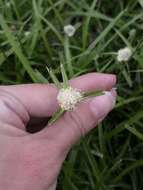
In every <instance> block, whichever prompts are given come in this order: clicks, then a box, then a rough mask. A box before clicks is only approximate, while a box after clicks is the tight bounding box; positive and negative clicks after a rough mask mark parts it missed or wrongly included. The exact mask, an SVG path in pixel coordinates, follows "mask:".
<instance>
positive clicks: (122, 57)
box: [117, 47, 132, 62]
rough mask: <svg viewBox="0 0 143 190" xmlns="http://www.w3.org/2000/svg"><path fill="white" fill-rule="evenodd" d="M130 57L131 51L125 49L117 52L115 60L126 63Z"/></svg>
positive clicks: (127, 48)
mask: <svg viewBox="0 0 143 190" xmlns="http://www.w3.org/2000/svg"><path fill="white" fill-rule="evenodd" d="M131 56H132V50H131V49H130V48H129V47H125V48H123V49H120V50H119V51H118V54H117V60H118V61H119V62H122V61H128V60H129V59H130V57H131Z"/></svg>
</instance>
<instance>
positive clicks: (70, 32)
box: [64, 24, 76, 37]
mask: <svg viewBox="0 0 143 190" xmlns="http://www.w3.org/2000/svg"><path fill="white" fill-rule="evenodd" d="M75 31H76V29H75V27H74V26H73V25H71V24H69V25H66V26H64V32H65V34H66V35H67V36H68V37H72V36H73V35H74V34H75Z"/></svg>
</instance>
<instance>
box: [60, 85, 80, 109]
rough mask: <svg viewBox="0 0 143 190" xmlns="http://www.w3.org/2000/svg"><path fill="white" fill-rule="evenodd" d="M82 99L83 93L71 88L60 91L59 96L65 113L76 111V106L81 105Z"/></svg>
mask: <svg viewBox="0 0 143 190" xmlns="http://www.w3.org/2000/svg"><path fill="white" fill-rule="evenodd" d="M82 98H83V96H82V93H81V92H79V91H78V90H77V89H73V88H72V87H70V86H69V87H67V88H62V89H60V91H59V93H58V96H57V100H58V103H59V105H60V107H61V108H62V109H63V110H65V111H68V110H72V109H74V108H75V106H76V104H77V103H79V102H80V101H81V100H82Z"/></svg>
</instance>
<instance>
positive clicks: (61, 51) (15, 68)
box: [0, 0, 143, 190]
mask: <svg viewBox="0 0 143 190" xmlns="http://www.w3.org/2000/svg"><path fill="white" fill-rule="evenodd" d="M69 23H71V24H73V25H75V26H76V28H77V31H76V34H75V35H74V37H72V38H70V39H67V38H66V37H65V36H64V33H63V27H64V25H66V24H69ZM27 31H28V32H30V33H29V34H28V35H27ZM125 46H129V47H130V48H132V50H133V56H132V58H131V60H130V61H129V62H128V63H122V64H119V63H117V61H116V52H117V51H118V49H120V48H123V47H125ZM61 55H62V56H63V57H64V67H65V69H66V71H67V73H68V77H69V78H72V77H75V76H78V75H81V74H84V73H88V72H93V71H97V72H105V73H116V74H117V77H118V85H117V88H118V94H119V96H118V101H117V105H116V107H115V109H114V111H113V112H112V113H111V114H110V115H109V116H108V118H107V119H106V120H105V121H104V122H103V123H102V124H100V125H99V127H98V128H96V129H94V130H93V131H92V132H91V133H90V134H89V135H87V136H86V137H85V138H83V139H82V140H81V142H80V143H79V144H77V145H76V146H75V147H74V148H73V149H72V151H71V152H70V153H69V155H68V158H67V160H66V161H65V162H64V165H63V168H62V171H61V175H60V177H59V181H58V187H57V189H59V190H67V189H69V190H79V189H83V190H108V189H109V190H113V189H115V190H116V189H117V190H128V189H129V190H142V189H143V103H142V100H143V96H142V94H143V0H9V1H7V0H0V83H1V84H21V83H32V82H33V83H34V82H38V83H47V82H51V79H50V78H49V76H48V73H47V71H46V65H48V66H49V67H51V68H52V69H53V71H54V73H55V74H56V75H57V77H58V78H59V79H61V74H60V66H59V64H60V57H61Z"/></svg>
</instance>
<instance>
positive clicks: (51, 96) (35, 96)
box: [0, 73, 116, 190]
mask: <svg viewBox="0 0 143 190" xmlns="http://www.w3.org/2000/svg"><path fill="white" fill-rule="evenodd" d="M115 83H116V77H115V76H114V75H107V74H98V73H91V74H87V75H83V76H81V77H78V78H76V79H73V80H71V81H70V84H71V86H73V87H74V88H77V89H80V90H81V91H83V92H88V91H95V90H103V91H105V90H106V91H107V90H108V91H110V90H111V89H112V88H113V87H114V85H115ZM57 92H58V91H57V89H56V87H55V86H54V85H51V84H47V85H45V84H43V85H42V84H28V85H15V86H1V87H0V189H2V190H31V189H34V190H44V189H48V190H50V189H54V188H55V187H54V185H55V183H56V179H57V177H58V174H59V171H60V168H61V165H62V163H63V161H64V159H65V157H66V155H67V153H68V151H69V150H70V148H71V146H72V145H73V144H74V143H75V142H76V141H77V140H78V139H79V138H80V137H81V135H85V134H86V133H87V132H88V131H90V130H91V129H93V128H94V127H95V126H96V124H97V123H98V122H100V121H101V120H103V119H104V118H105V117H106V115H107V114H108V113H109V112H110V111H111V110H112V108H113V104H114V102H115V97H116V94H115V92H113V91H111V92H110V93H107V94H106V95H102V96H98V97H95V98H89V99H87V100H85V101H83V102H82V103H80V104H79V105H77V107H76V108H75V110H74V111H71V112H66V113H65V114H64V115H63V116H62V117H61V118H60V119H59V120H58V121H56V122H55V123H54V124H52V125H50V126H47V127H45V128H44V129H43V130H41V131H39V132H37V133H34V134H30V133H28V132H26V126H27V124H28V123H29V122H30V121H31V119H32V118H39V119H40V118H45V117H46V118H48V117H49V116H51V115H52V114H53V113H54V112H55V111H56V110H57V108H58V104H57V101H56V96H57ZM36 120H37V123H35V128H36V127H37V125H38V123H39V122H38V119H36ZM39 125H40V124H39Z"/></svg>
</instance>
